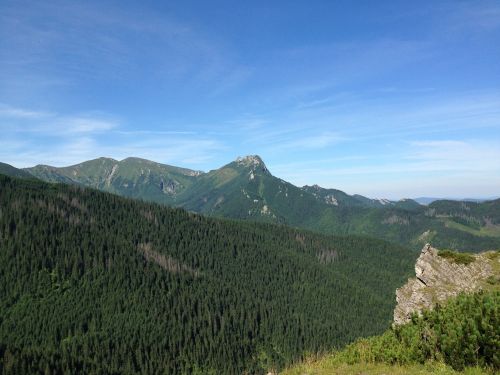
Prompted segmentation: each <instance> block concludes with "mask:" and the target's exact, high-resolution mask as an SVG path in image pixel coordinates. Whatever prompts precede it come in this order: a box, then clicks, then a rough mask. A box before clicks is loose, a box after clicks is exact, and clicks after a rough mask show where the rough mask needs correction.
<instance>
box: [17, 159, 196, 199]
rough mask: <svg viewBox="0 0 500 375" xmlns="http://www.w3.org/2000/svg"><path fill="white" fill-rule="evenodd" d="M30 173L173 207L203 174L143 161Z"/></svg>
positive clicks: (85, 164)
mask: <svg viewBox="0 0 500 375" xmlns="http://www.w3.org/2000/svg"><path fill="white" fill-rule="evenodd" d="M26 171H27V172H29V173H31V174H32V175H34V176H36V177H38V178H39V179H41V180H44V181H48V182H63V183H76V184H80V185H84V186H90V187H93V188H96V189H99V190H104V191H108V192H111V193H115V194H119V195H123V196H126V197H131V198H141V199H145V200H149V201H154V202H159V203H166V204H173V203H174V202H175V199H176V196H177V195H178V194H179V193H180V192H182V191H184V190H185V189H186V188H187V187H189V186H190V185H191V184H192V183H193V182H194V180H195V177H196V176H198V175H199V174H201V172H197V171H192V170H190V169H185V168H178V167H173V166H170V165H166V164H160V163H156V162H153V161H149V160H145V159H139V158H127V159H124V160H122V161H117V160H114V159H111V158H99V159H95V160H90V161H86V162H83V163H80V164H76V165H72V166H69V167H64V168H55V167H51V166H47V165H37V166H35V167H33V168H26Z"/></svg>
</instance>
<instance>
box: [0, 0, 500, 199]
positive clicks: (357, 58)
mask: <svg viewBox="0 0 500 375" xmlns="http://www.w3.org/2000/svg"><path fill="white" fill-rule="evenodd" d="M249 154H258V155H260V156H261V157H262V159H263V160H264V161H265V163H266V165H267V167H268V168H269V169H270V171H271V173H273V174H274V175H275V176H277V177H280V178H282V179H284V180H286V181H289V182H291V183H293V184H295V185H298V186H302V185H306V184H308V185H312V184H319V185H320V186H323V187H327V188H337V189H341V190H344V191H346V192H347V193H350V194H354V193H357V194H363V195H367V196H370V197H384V198H390V199H399V198H404V197H419V196H433V197H491V196H498V195H500V1H482V0H479V1H475V0H469V1H460V0H452V1H436V0H429V1H427V0H423V1H418V2H416V1H406V0H404V1H397V0H395V1H394V0H393V1H384V0H379V1H376V2H375V1H363V0H359V1H343V0H336V1H317V0H309V1H293V0H289V1H257V0H255V1H248V2H243V1H217V0H214V1H189V0H183V1H176V2H171V1H158V2H154V1H137V2H131V1H116V2H110V1H51V0H45V1H28V2H25V1H22V0H16V1H10V0H2V1H1V2H0V161H2V162H5V163H9V164H12V165H14V166H16V167H28V166H33V165H36V164H49V165H54V166H66V165H71V164H76V163H79V162H82V161H84V160H89V159H93V158H97V157H101V156H107V157H112V158H115V159H117V160H121V159H123V158H126V157H129V156H135V157H142V158H146V159H150V160H154V161H157V162H161V163H166V164H171V165H176V166H181V167H186V168H191V169H196V170H203V171H208V170H211V169H215V168H219V167H221V166H222V165H225V164H227V163H229V162H230V161H232V160H234V159H236V157H237V156H240V155H249Z"/></svg>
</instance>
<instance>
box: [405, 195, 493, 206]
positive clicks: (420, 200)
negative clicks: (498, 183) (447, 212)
mask: <svg viewBox="0 0 500 375" xmlns="http://www.w3.org/2000/svg"><path fill="white" fill-rule="evenodd" d="M499 198H500V197H498V196H496V197H489V198H455V199H454V198H431V197H419V198H415V199H414V200H415V201H416V202H418V203H420V204H423V205H428V204H431V203H432V202H435V201H440V200H452V201H458V202H476V203H482V202H487V201H493V200H495V199H499Z"/></svg>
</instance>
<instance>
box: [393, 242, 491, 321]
mask: <svg viewBox="0 0 500 375" xmlns="http://www.w3.org/2000/svg"><path fill="white" fill-rule="evenodd" d="M499 270H500V256H498V252H485V253H481V254H476V255H472V254H463V253H462V254H460V253H453V252H450V251H443V252H440V251H438V250H437V249H435V248H433V247H432V246H431V245H430V244H426V245H425V246H424V247H423V248H422V251H421V253H420V256H419V257H418V259H417V262H416V264H415V278H412V279H409V280H408V282H407V283H406V284H405V285H404V286H403V287H401V288H399V289H398V290H397V291H396V302H397V305H396V308H395V309H394V323H395V324H404V323H406V322H408V321H409V320H410V318H411V315H412V314H413V313H415V312H416V313H420V312H421V311H422V310H423V309H431V308H433V307H434V306H435V305H436V304H437V303H442V302H444V301H446V300H447V299H448V298H451V297H454V296H457V295H458V294H460V293H461V292H466V293H471V292H474V291H477V290H480V289H483V288H488V287H489V286H490V285H489V283H488V282H487V280H488V278H489V277H493V278H494V279H495V277H496V279H498V277H499V276H500V275H499V273H500V272H499ZM495 274H497V275H496V276H495ZM496 279H495V280H496Z"/></svg>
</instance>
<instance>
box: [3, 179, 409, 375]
mask: <svg viewBox="0 0 500 375" xmlns="http://www.w3.org/2000/svg"><path fill="white" fill-rule="evenodd" d="M416 256H417V254H416V253H412V252H409V251H408V250H406V249H405V248H402V247H399V246H396V245H392V244H389V243H387V242H383V241H379V240H373V239H369V238H362V237H327V236H322V235H319V234H314V233H309V232H305V231H298V230H294V229H289V228H286V227H279V226H275V225H271V224H258V223H250V222H244V223H243V222H235V221H226V220H216V219H210V218H206V217H202V216H199V215H195V214H191V213H188V212H186V211H184V210H180V209H171V208H167V207H164V206H160V205H156V204H152V203H144V202H138V201H134V200H130V199H126V198H122V197H119V196H116V195H112V194H107V193H103V192H99V191H96V190H92V189H84V188H81V187H78V186H68V185H63V184H55V185H53V184H46V183H43V182H39V181H34V180H20V179H15V178H10V177H6V176H1V175H0V367H1V370H2V371H3V372H4V373H55V374H58V373H60V374H66V373H68V374H69V373H71V374H74V373H116V374H118V373H165V372H166V373H196V372H197V371H198V372H201V373H210V372H212V373H217V374H223V373H226V374H234V373H242V372H244V371H248V372H249V373H260V372H264V371H266V370H268V369H270V368H280V367H282V366H284V365H286V364H289V363H291V362H292V361H294V360H298V359H299V358H300V357H301V356H302V355H303V354H304V353H306V352H316V351H321V350H326V349H328V348H332V347H336V346H341V345H343V344H346V343H348V342H349V341H352V340H353V339H355V338H356V337H359V336H366V335H372V334H376V333H379V332H382V331H383V330H384V329H386V328H387V327H388V326H389V324H390V321H391V318H392V310H393V308H394V304H395V301H394V291H395V289H396V288H397V287H398V286H400V285H401V284H403V282H404V281H405V280H406V279H407V277H408V276H409V275H410V274H411V272H412V266H413V263H414V261H415V259H416Z"/></svg>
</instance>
